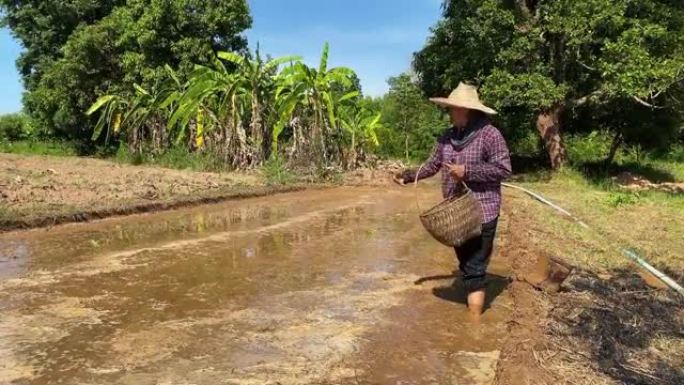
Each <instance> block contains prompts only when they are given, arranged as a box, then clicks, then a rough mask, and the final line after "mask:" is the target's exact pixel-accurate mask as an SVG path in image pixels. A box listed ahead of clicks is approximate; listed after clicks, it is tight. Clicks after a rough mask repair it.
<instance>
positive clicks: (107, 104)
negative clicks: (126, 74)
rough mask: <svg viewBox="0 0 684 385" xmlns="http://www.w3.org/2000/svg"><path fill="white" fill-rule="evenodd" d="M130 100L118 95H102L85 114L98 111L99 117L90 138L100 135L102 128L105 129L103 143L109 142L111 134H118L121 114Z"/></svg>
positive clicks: (95, 138) (121, 118) (93, 138)
mask: <svg viewBox="0 0 684 385" xmlns="http://www.w3.org/2000/svg"><path fill="white" fill-rule="evenodd" d="M129 104H130V102H129V101H128V100H127V99H126V98H124V97H122V96H119V95H113V94H112V95H103V96H101V97H99V98H98V99H97V100H96V101H95V103H93V105H92V106H90V108H89V109H88V111H86V115H88V116H91V115H93V114H94V113H95V112H97V111H100V110H101V112H100V117H99V119H98V120H97V123H96V124H95V129H94V130H93V135H92V140H97V139H98V138H99V137H100V135H102V130H104V129H106V130H107V131H106V137H105V143H109V139H110V138H111V136H112V135H118V134H119V132H120V131H121V123H122V120H123V116H124V115H125V114H126V112H127V111H128V106H129Z"/></svg>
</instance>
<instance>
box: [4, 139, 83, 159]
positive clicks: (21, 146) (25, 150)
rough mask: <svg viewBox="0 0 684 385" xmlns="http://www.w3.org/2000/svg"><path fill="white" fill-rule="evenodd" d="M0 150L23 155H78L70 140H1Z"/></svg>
mask: <svg viewBox="0 0 684 385" xmlns="http://www.w3.org/2000/svg"><path fill="white" fill-rule="evenodd" d="M0 152H4V153H9V154H22V155H53V156H77V155H78V151H77V149H76V147H75V146H74V145H73V144H72V143H69V142H61V141H37V140H23V141H17V142H7V141H0Z"/></svg>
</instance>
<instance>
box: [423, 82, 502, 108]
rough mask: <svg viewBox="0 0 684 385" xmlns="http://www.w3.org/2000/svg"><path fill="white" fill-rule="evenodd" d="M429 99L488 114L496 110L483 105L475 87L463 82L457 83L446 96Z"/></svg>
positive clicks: (440, 103)
mask: <svg viewBox="0 0 684 385" xmlns="http://www.w3.org/2000/svg"><path fill="white" fill-rule="evenodd" d="M430 101H431V102H433V103H437V104H439V105H440V106H443V107H461V108H467V109H470V110H478V111H482V112H484V113H485V114H489V115H495V114H496V111H495V110H494V109H493V108H490V107H487V106H485V105H484V104H483V103H482V102H481V101H480V95H478V93H477V88H476V87H475V86H471V85H468V84H465V83H459V84H458V87H456V89H455V90H454V91H453V92H452V93H451V95H449V97H448V98H430Z"/></svg>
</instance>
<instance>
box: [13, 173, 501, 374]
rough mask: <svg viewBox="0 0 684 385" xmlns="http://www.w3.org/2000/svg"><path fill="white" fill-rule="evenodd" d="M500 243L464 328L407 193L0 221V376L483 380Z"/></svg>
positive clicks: (448, 257)
mask: <svg viewBox="0 0 684 385" xmlns="http://www.w3.org/2000/svg"><path fill="white" fill-rule="evenodd" d="M420 194H421V201H422V204H427V203H425V202H427V201H429V200H433V201H436V200H437V199H438V197H437V195H436V194H438V189H437V188H436V187H435V186H425V187H424V188H423V189H422V190H420ZM503 222H504V225H503V226H501V227H502V228H506V226H505V222H506V218H505V217H504V218H503ZM505 245H506V236H505V232H502V235H500V237H499V239H498V244H497V251H496V253H495V257H494V259H493V261H492V264H491V268H490V270H491V276H490V282H491V284H490V285H489V290H490V296H489V297H490V300H491V301H490V304H489V308H488V310H487V312H486V313H485V314H484V316H483V318H482V320H481V322H480V323H479V324H474V323H472V322H471V320H470V319H469V317H468V312H467V310H466V308H465V305H464V304H463V302H464V293H463V290H462V288H460V287H459V286H458V285H452V283H453V281H454V278H455V276H454V273H453V270H454V269H455V258H454V255H453V251H452V250H450V249H447V248H445V247H443V246H441V245H440V244H438V243H437V242H436V241H434V240H432V239H431V238H430V237H429V236H428V235H427V233H426V232H425V231H424V230H423V229H422V227H421V226H420V223H419V221H418V218H417V209H416V207H415V200H414V195H413V191H412V190H410V189H399V188H339V189H330V190H325V191H306V192H299V193H287V194H281V195H276V196H272V197H266V198H254V199H246V200H242V201H235V202H226V203H221V204H216V205H209V206H202V207H196V208H191V209H183V210H178V211H173V212H163V213H156V214H146V215H138V216H131V217H127V218H115V219H109V220H104V221H100V222H96V223H90V224H73V225H65V226H59V227H55V228H53V229H50V230H33V231H27V232H20V233H12V234H9V233H8V234H3V235H0V314H1V317H0V383H1V384H103V383H107V384H190V383H192V384H347V383H348V384H490V383H492V381H493V379H494V375H495V369H496V365H497V361H498V358H499V351H500V350H501V347H502V341H503V339H504V337H505V334H506V325H505V321H506V320H507V317H508V316H509V315H510V312H511V306H512V299H511V297H510V294H509V291H508V290H507V287H508V284H509V279H508V277H509V276H510V266H509V264H508V263H507V261H506V258H505V256H504V253H501V250H502V249H504V248H505Z"/></svg>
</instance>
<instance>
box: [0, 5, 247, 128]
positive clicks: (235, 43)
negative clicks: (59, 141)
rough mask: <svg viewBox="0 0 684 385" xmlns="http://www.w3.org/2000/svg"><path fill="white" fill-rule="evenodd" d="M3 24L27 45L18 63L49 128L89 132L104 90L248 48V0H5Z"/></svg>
mask: <svg viewBox="0 0 684 385" xmlns="http://www.w3.org/2000/svg"><path fill="white" fill-rule="evenodd" d="M0 9H1V10H2V12H3V15H4V19H3V22H4V24H5V25H7V26H8V27H9V28H11V30H12V33H13V34H14V36H15V37H16V38H17V39H18V40H19V41H20V42H21V43H22V44H23V46H24V47H25V50H24V52H23V53H22V54H21V56H20V58H19V59H18V61H17V66H18V68H19V70H20V72H21V75H22V78H23V82H24V87H25V90H26V92H25V95H24V107H25V110H26V111H27V112H28V113H29V114H30V115H31V117H32V118H33V119H34V120H35V121H36V125H37V126H38V127H42V128H43V129H46V130H48V131H50V132H52V133H54V134H57V135H60V136H66V137H71V138H89V137H90V135H91V133H92V127H93V121H91V120H90V119H89V118H88V117H87V116H86V115H85V112H86V110H87V109H88V107H90V105H91V104H92V103H93V102H94V101H95V100H96V98H97V96H99V95H102V94H104V93H106V92H112V91H116V92H118V91H122V90H131V89H132V85H133V84H134V83H138V84H141V85H143V86H151V85H153V84H154V83H156V82H159V81H161V79H162V78H163V77H164V76H165V70H164V66H165V65H167V64H168V65H171V66H173V67H174V68H177V69H178V74H179V76H180V77H181V78H185V77H186V76H187V75H188V74H189V73H190V71H191V70H192V68H193V66H194V64H196V63H199V64H201V63H208V62H210V61H211V60H213V58H214V56H215V52H216V51H239V50H243V49H244V48H245V47H246V40H245V39H244V37H243V36H242V32H243V31H244V30H245V29H246V28H249V27H250V25H251V17H250V15H249V9H248V6H247V3H246V1H245V0H225V1H209V0H172V1H169V0H109V1H90V0H59V1H57V0H27V1H21V2H17V1H13V0H0Z"/></svg>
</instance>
